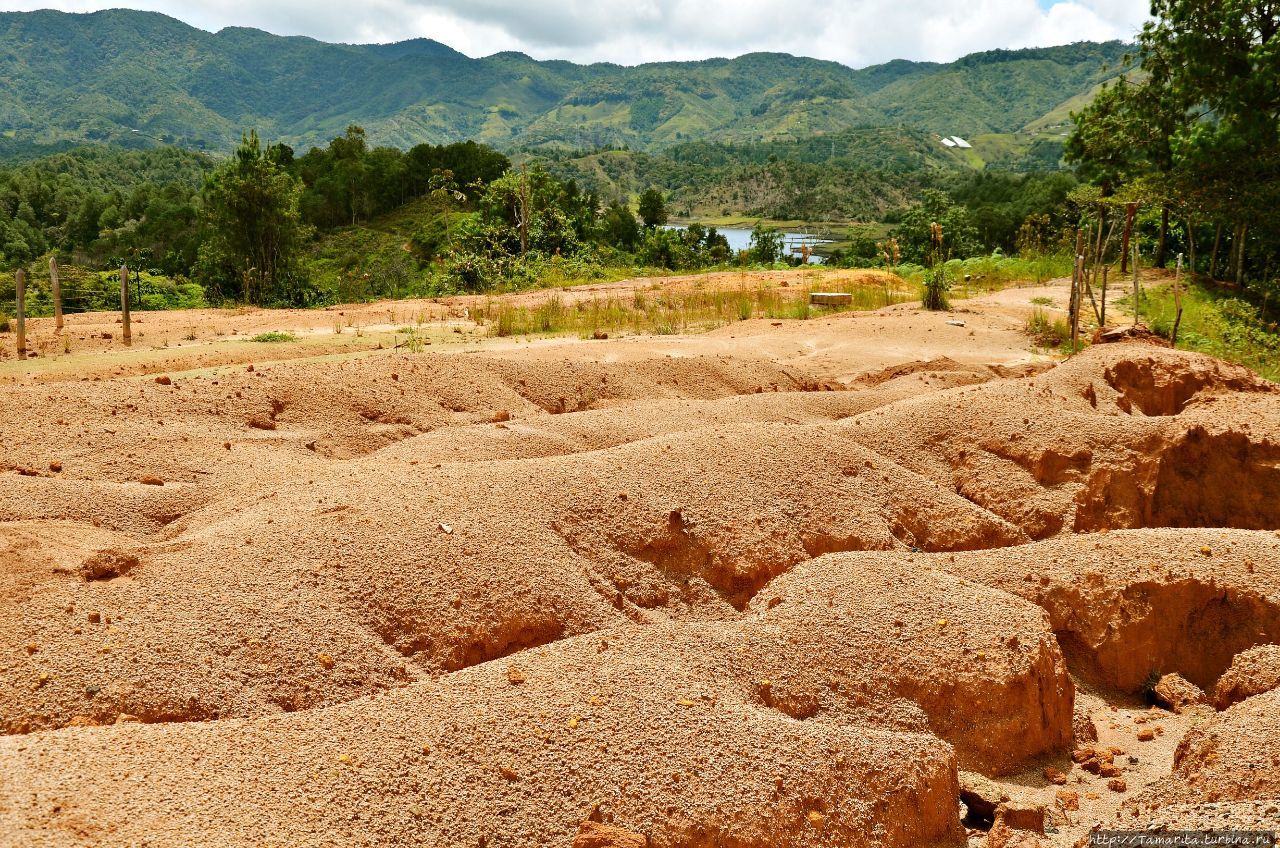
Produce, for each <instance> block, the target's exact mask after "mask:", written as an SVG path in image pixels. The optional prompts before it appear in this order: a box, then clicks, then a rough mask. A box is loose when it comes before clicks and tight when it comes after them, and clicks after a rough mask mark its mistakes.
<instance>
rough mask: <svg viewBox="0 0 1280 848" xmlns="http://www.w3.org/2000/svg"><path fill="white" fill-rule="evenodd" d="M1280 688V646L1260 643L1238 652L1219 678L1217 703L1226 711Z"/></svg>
mask: <svg viewBox="0 0 1280 848" xmlns="http://www.w3.org/2000/svg"><path fill="white" fill-rule="evenodd" d="M1272 689H1280V645H1257V646H1255V647H1253V648H1249V649H1248V650H1245V651H1241V652H1240V653H1238V654H1236V656H1235V659H1233V660H1232V661H1231V668H1229V669H1227V672H1226V674H1223V675H1222V676H1221V677H1220V678H1218V685H1217V688H1216V689H1214V693H1213V704H1214V706H1215V707H1217V708H1218V709H1220V710H1225V709H1226V708H1227V707H1230V706H1231V705H1232V704H1236V703H1239V702H1240V701H1243V700H1244V699H1245V698H1251V697H1253V696H1254V695H1261V694H1262V693H1263V692H1270V691H1271V690H1272Z"/></svg>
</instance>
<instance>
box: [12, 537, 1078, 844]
mask: <svg viewBox="0 0 1280 848" xmlns="http://www.w3.org/2000/svg"><path fill="white" fill-rule="evenodd" d="M860 588H871V589H872V591H870V592H867V591H858V590H859V589H860ZM755 605H756V607H757V608H756V609H754V610H753V612H751V613H750V614H748V615H747V616H746V617H744V618H742V619H741V620H739V621H737V622H733V623H693V622H691V623H668V624H652V625H648V626H637V625H626V626H623V627H621V628H614V629H609V630H604V631H601V632H598V633H595V634H592V635H590V636H582V637H577V638H571V639H564V640H560V641H558V642H556V643H555V644H554V645H549V646H546V647H543V648H538V649H535V650H532V651H527V652H524V653H521V654H519V655H518V656H514V657H510V658H508V659H506V660H501V661H498V662H491V663H484V664H482V665H479V666H476V667H474V668H472V669H468V670H466V671H462V672H457V673H454V674H451V675H448V676H446V677H444V678H442V679H440V680H439V681H437V682H422V683H417V684H414V685H412V686H409V687H407V688H403V689H399V690H397V691H396V692H395V693H392V694H388V695H386V696H383V697H381V698H377V699H374V700H367V701H365V700H362V701H355V702H352V703H349V704H345V705H342V706H337V707H331V708H328V709H320V710H310V711H307V712H303V713H298V714H295V715H289V716H279V717H274V718H263V719H256V720H252V721H238V720H227V721H221V722H216V723H213V724H183V725H175V724H165V725H155V726H147V725H139V724H125V725H120V726H117V727H115V728H112V729H110V730H79V731H76V730H67V731H62V732H58V733H52V734H40V735H37V736H29V737H24V741H23V743H22V744H21V745H19V746H14V745H10V746H9V747H8V748H7V750H6V758H7V759H8V760H9V762H10V763H11V764H12V765H13V766H15V768H17V770H18V772H19V773H21V774H23V775H26V778H24V779H23V781H22V784H23V785H21V786H20V787H15V788H17V789H18V790H19V792H20V794H21V797H23V798H30V799H32V801H31V803H24V804H23V805H21V806H20V808H19V809H17V810H16V813H17V815H18V817H19V818H18V823H19V824H20V825H21V826H22V827H24V828H25V827H37V826H48V827H51V828H53V830H54V833H56V834H60V835H61V837H62V840H60V841H63V840H66V839H68V838H69V837H73V836H75V835H76V832H77V830H78V829H83V831H82V833H81V835H83V836H85V837H88V838H92V839H95V840H100V841H101V842H102V843H103V844H124V843H127V842H129V841H131V840H132V839H135V838H138V837H140V836H142V835H144V834H151V835H153V836H155V835H157V834H158V835H160V836H161V838H162V839H163V840H164V841H166V842H168V841H169V840H170V839H177V840H178V844H183V842H182V837H181V836H180V834H182V833H184V828H186V827H187V826H188V825H189V823H190V822H191V821H193V820H199V821H203V822H206V823H207V824H206V826H205V828H204V829H203V835H204V837H205V838H210V839H213V840H214V841H218V842H236V843H243V842H247V841H254V840H256V839H263V838H267V837H268V836H270V837H272V838H275V839H283V840H284V841H285V842H288V843H289V844H321V843H323V842H324V841H325V840H326V839H329V838H342V839H353V840H355V844H366V843H369V844H372V843H375V842H380V841H381V842H385V841H387V840H391V841H406V840H412V841H425V842H426V843H428V844H476V843H477V842H478V841H480V840H482V839H486V838H487V839H488V840H489V842H488V844H495V845H496V844H511V845H517V844H530V843H531V842H533V843H545V844H567V843H568V841H569V839H571V838H572V834H573V832H574V831H575V830H576V828H577V825H578V823H579V822H581V821H582V820H583V819H585V818H587V817H588V816H589V815H590V814H591V813H592V811H593V809H595V808H596V806H597V805H599V806H600V807H601V809H602V811H603V812H604V813H605V814H607V815H608V816H609V817H610V818H611V819H612V820H616V821H618V822H620V823H622V824H625V826H626V827H628V828H629V829H632V830H637V831H639V832H642V833H645V834H647V835H648V836H649V838H650V840H651V844H654V845H689V844H694V845H703V844H705V845H713V844H725V842H724V840H726V839H728V840H729V841H730V842H731V844H737V845H760V846H764V845H772V844H776V841H774V840H776V838H777V836H778V834H791V835H792V838H800V837H803V838H805V839H806V840H807V841H809V842H810V844H823V845H826V844H831V845H839V844H848V843H849V842H850V841H851V840H853V841H861V840H867V841H866V843H865V844H883V845H919V844H929V843H930V842H931V841H934V840H944V839H952V838H954V836H955V835H956V833H957V828H958V820H957V819H956V817H955V812H954V811H955V809H956V805H957V804H958V791H959V790H958V786H957V783H956V754H955V753H953V752H952V748H951V746H950V745H948V744H946V743H944V742H943V741H941V740H939V739H937V738H936V737H935V736H934V735H933V734H938V735H941V736H942V737H943V738H945V739H947V740H948V741H950V742H952V743H953V744H954V745H955V746H956V750H957V752H958V755H959V759H960V761H962V762H966V763H971V764H975V765H978V766H983V767H989V768H991V769H993V770H999V769H1000V768H1004V767H1007V766H1009V765H1010V764H1012V763H1016V762H1017V761H1018V760H1019V759H1021V758H1024V757H1027V756H1034V755H1036V754H1039V753H1042V752H1045V751H1053V750H1061V749H1063V748H1065V747H1066V745H1067V744H1068V743H1069V738H1070V725H1071V718H1070V717H1071V704H1072V693H1073V688H1072V686H1071V683H1070V680H1069V679H1068V678H1067V677H1066V672H1065V667H1064V666H1063V664H1062V661H1061V656H1060V655H1059V653H1058V650H1057V646H1056V643H1055V642H1054V641H1053V639H1052V636H1051V635H1050V634H1049V632H1048V630H1047V628H1046V622H1045V618H1044V615H1043V613H1042V612H1041V611H1040V610H1039V609H1037V608H1035V607H1034V606H1033V605H1031V604H1028V603H1026V602H1023V601H1020V600H1018V599H1015V598H1011V597H1010V596H1008V595H1005V594H1003V593H998V592H994V591H992V590H989V589H986V588H983V587H979V586H975V585H973V584H969V583H965V582H963V581H961V580H958V579H957V578H954V577H950V576H948V575H945V574H942V573H940V572H924V573H921V572H920V571H919V570H918V568H917V567H915V566H914V565H913V564H912V563H910V562H908V561H906V560H903V559H901V558H899V559H896V560H894V559H889V558H881V559H878V560H868V559H865V558H858V557H857V556H854V555H839V556H832V557H824V558H822V559H819V560H815V561H814V562H812V563H810V564H807V565H806V566H804V567H802V568H800V569H797V570H796V571H794V572H793V573H791V574H790V575H788V577H787V578H786V580H785V581H779V582H777V583H775V584H774V585H772V586H770V588H769V592H768V594H767V596H766V595H761V596H759V597H758V598H757V599H756V602H755ZM885 633H894V636H893V637H891V638H889V639H886V638H884V634H885ZM798 656H802V657H804V658H805V662H804V663H803V664H798V663H796V661H795V660H796V658H797V657H798ZM993 730H994V731H995V738H998V739H1000V740H1001V743H1000V745H999V746H996V745H993V744H992V739H993V733H992V731H993ZM931 731H932V732H931ZM424 746H425V748H424ZM80 757H87V758H89V759H90V760H91V761H93V762H94V763H95V766H94V769H93V771H92V773H89V774H82V775H80V776H78V777H72V778H71V779H70V782H65V781H64V780H63V779H62V777H61V775H63V773H64V770H65V769H69V768H70V762H71V761H72V760H75V759H76V758H80ZM171 770H172V771H173V772H174V773H175V774H174V777H173V779H172V780H169V779H166V784H165V792H164V794H163V796H157V795H156V794H155V792H154V787H152V786H149V785H148V783H147V781H145V780H143V781H132V780H123V779H121V776H122V775H123V774H125V773H131V774H139V773H148V774H152V773H154V774H161V773H163V774H168V773H169V772H170V771H171ZM178 772H181V773H180V774H179V773H178ZM28 780H29V781H30V782H29V783H28V782H27V781H28ZM117 780H119V783H116V781H117ZM46 781H47V782H46ZM109 785H114V786H115V788H114V789H113V790H112V791H109V792H107V791H103V790H104V789H105V787H106V786H109ZM268 786H270V787H275V788H274V790H272V791H268V790H267V788H266V787H268ZM161 797H163V799H164V800H161ZM54 808H57V812H54ZM298 808H301V809H305V810H307V812H308V815H307V817H305V818H300V817H298V816H297V815H296V814H295V813H294V811H295V810H296V809H298ZM498 810H503V811H505V812H503V813H502V815H501V816H500V817H499V818H496V819H495V818H494V815H495V812H497V811H498ZM178 811H181V813H182V814H181V815H174V813H177V812H178ZM105 822H110V823H111V826H110V827H107V826H105V825H104V824H103V823H105Z"/></svg>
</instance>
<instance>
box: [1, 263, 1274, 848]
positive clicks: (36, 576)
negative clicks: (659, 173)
mask: <svg viewBox="0 0 1280 848" xmlns="http://www.w3.org/2000/svg"><path fill="white" fill-rule="evenodd" d="M807 273H808V272H796V273H795V274H791V275H788V274H780V275H775V276H771V277H770V279H768V280H754V279H752V280H748V281H747V282H746V284H748V285H758V284H770V285H780V284H781V283H782V282H788V284H789V285H790V284H791V283H793V282H794V283H795V285H796V287H799V285H801V281H802V280H808V279H809V278H808V277H806V276H801V275H805V274H807ZM721 284H723V285H725V286H739V285H743V284H744V281H743V279H742V278H741V277H740V275H736V274H731V275H722V278H716V279H710V278H708V277H699V278H696V279H693V278H671V279H667V280H641V281H627V282H623V283H617V284H610V285H609V286H592V287H584V288H582V289H579V290H572V291H567V292H559V293H557V295H556V296H559V297H563V298H569V299H574V298H588V299H589V298H593V297H596V298H598V297H601V296H621V297H627V296H629V293H631V292H634V290H635V289H637V288H644V289H645V290H646V291H651V290H652V289H651V287H652V286H654V285H658V286H668V287H682V286H692V285H703V286H706V285H721ZM805 284H807V282H806V283H805ZM1065 295H1066V291H1065V288H1064V287H1063V286H1062V285H1061V284H1060V283H1059V284H1051V285H1048V286H1044V287H1038V288H1021V289H1017V288H1015V289H1007V290H1004V291H1000V292H997V293H994V294H991V295H986V296H983V297H977V298H972V299H968V300H961V301H958V302H957V303H956V304H955V307H956V308H955V310H954V311H953V312H950V313H945V314H936V313H932V314H931V313H924V312H921V311H920V310H919V309H918V308H916V307H915V306H913V305H902V306H895V307H890V308H888V309H883V310H879V311H876V312H862V313H846V314H838V315H831V316H827V317H818V318H814V319H811V320H807V321H799V320H751V321H745V322H738V323H734V324H730V325H727V326H724V327H721V328H719V329H716V330H714V331H710V332H705V333H697V334H688V335H671V336H644V335H634V334H625V335H622V336H621V337H614V338H609V339H603V340H594V339H592V340H584V339H579V338H528V339H526V338H517V339H512V338H493V337H491V336H489V335H488V334H487V331H486V330H485V328H483V327H477V325H476V323H475V322H474V321H471V320H469V318H468V314H469V312H468V311H469V310H471V309H473V308H476V306H477V303H478V301H475V300H473V299H471V300H469V299H465V298H458V299H449V300H445V301H430V302H396V303H379V304H370V305H364V306H354V307H343V308H337V309H333V310H324V311H287V312H268V311H262V310H240V311H235V312H224V311H214V310H202V311H198V312H188V313H145V314H141V315H140V316H139V319H138V323H136V324H135V327H134V330H135V339H134V344H133V345H132V346H131V347H129V348H127V349H126V348H125V347H124V346H123V345H122V344H121V343H120V340H119V337H118V331H119V326H118V325H117V324H115V319H116V318H117V317H118V316H115V315H110V314H100V315H78V316H72V317H71V318H70V319H69V321H68V328H69V331H70V335H71V336H72V337H73V341H72V345H71V352H70V353H65V352H61V351H60V350H55V349H53V344H52V342H51V341H49V340H50V339H51V338H52V336H51V332H50V328H48V327H46V326H44V325H43V324H42V323H41V322H40V321H36V322H33V323H34V324H35V326H34V329H33V338H34V339H35V340H36V344H34V345H33V349H35V350H36V352H37V356H36V357H35V358H34V359H30V360H25V361H17V360H16V359H15V358H14V357H13V356H12V352H11V349H10V353H9V355H7V356H5V357H2V358H0V397H2V398H3V399H2V400H0V403H2V404H3V409H4V410H5V413H4V415H3V417H2V418H0V445H3V449H2V451H0V728H2V729H3V732H4V735H3V736H0V845H14V846H19V845H51V846H62V845H121V846H123V845H144V844H145V845H166V846H167V845H209V844H218V845H246V846H247V845H255V846H256V845H411V844H412V845H440V846H445V845H448V846H455V845H467V846H486V847H487V846H527V845H548V846H551V845H563V846H568V845H575V846H577V848H589V846H598V848H607V846H615V848H619V846H627V847H628V848H636V847H638V846H645V845H650V846H707V848H710V846H734V848H739V847H740V846H753V848H754V846H760V848H763V846H826V845H832V846H834V845H885V846H922V845H924V846H927V845H938V846H943V845H946V846H959V845H965V844H968V845H973V846H993V847H994V846H1008V845H1024V846H1025V845H1037V844H1040V845H1076V844H1083V843H1082V841H1087V838H1088V834H1089V832H1090V830H1092V829H1094V828H1096V827H1103V826H1105V827H1136V828H1139V829H1154V828H1160V827H1164V828H1173V829H1176V828H1177V827H1180V826H1186V827H1195V828H1210V827H1225V826H1237V827H1257V828H1276V829H1280V813H1278V812H1277V806H1276V803H1275V800H1274V799H1276V798H1277V797H1280V700H1278V699H1280V690H1277V689H1276V688H1275V687H1276V685H1277V684H1280V648H1277V647H1275V645H1276V643H1280V533H1278V532H1277V528H1278V527H1280V392H1277V391H1276V390H1275V386H1273V385H1272V384H1269V383H1266V382H1264V381H1261V380H1259V379H1258V378H1256V377H1255V376H1254V375H1252V374H1250V373H1249V372H1247V371H1245V370H1243V369H1240V368H1238V367H1235V366H1230V365H1227V364H1225V363H1221V362H1218V361H1216V360H1213V359H1211V358H1208V357H1204V356H1199V355H1194V354H1186V353H1181V352H1176V351H1170V350H1167V349H1164V348H1161V347H1157V346H1154V345H1150V344H1142V343H1126V344H1114V345H1099V346H1096V347H1094V348H1091V349H1089V350H1088V351H1086V352H1085V353H1083V354H1081V355H1079V356H1077V357H1074V358H1072V359H1071V360H1069V361H1066V362H1059V359H1058V357H1056V356H1049V355H1046V354H1044V353H1041V352H1036V351H1034V350H1032V348H1031V346H1030V341H1029V339H1028V338H1027V337H1026V336H1025V335H1024V333H1023V332H1022V327H1023V326H1024V324H1025V321H1026V318H1027V315H1028V314H1029V312H1030V310H1031V308H1032V303H1031V300H1032V298H1036V299H1038V300H1039V299H1043V298H1049V299H1051V300H1052V301H1053V302H1054V304H1055V305H1054V306H1051V307H1048V308H1050V309H1060V308H1061V307H1062V306H1063V305H1065V303H1064V301H1065ZM548 296H550V293H546V292H543V293H537V292H535V293H525V294H521V295H518V296H514V297H513V298H512V299H513V300H518V301H520V302H523V303H526V304H527V303H531V302H536V301H537V299H538V298H545V297H548ZM404 324H414V325H415V326H420V327H421V332H422V335H423V336H424V337H425V338H428V339H430V340H431V341H432V344H431V345H430V346H428V347H425V348H424V349H423V350H422V351H421V352H414V353H410V352H407V351H406V350H405V349H403V348H402V349H396V348H395V347H394V344H395V341H394V340H395V337H396V335H397V334H396V333H395V331H396V329H397V328H398V327H399V326H402V325H404ZM357 328H359V333H358V334H357V332H356V329H357ZM335 329H340V330H341V331H342V332H335ZM455 330H458V331H459V332H455ZM267 331H287V332H290V333H293V334H295V336H297V338H298V340H297V341H294V342H288V343H255V342H251V341H246V340H245V339H246V338H251V337H252V336H253V335H256V334H257V333H260V332H267ZM108 334H109V335H111V336H112V338H110V339H108V338H105V335H108ZM189 337H194V338H189ZM42 339H43V340H45V342H46V343H45V344H44V347H43V348H41V346H40V340H42ZM0 343H3V344H8V345H12V338H11V337H5V338H3V339H0ZM1172 675H1178V677H1177V678H1176V679H1175V678H1174V677H1172ZM1153 687H1154V689H1153ZM1153 691H1154V693H1155V694H1153Z"/></svg>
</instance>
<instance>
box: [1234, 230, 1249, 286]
mask: <svg viewBox="0 0 1280 848" xmlns="http://www.w3.org/2000/svg"><path fill="white" fill-rule="evenodd" d="M1248 244H1249V225H1248V224H1241V225H1240V247H1239V252H1238V253H1237V254H1236V285H1237V286H1243V285H1244V259H1245V248H1246V247H1247V246H1248Z"/></svg>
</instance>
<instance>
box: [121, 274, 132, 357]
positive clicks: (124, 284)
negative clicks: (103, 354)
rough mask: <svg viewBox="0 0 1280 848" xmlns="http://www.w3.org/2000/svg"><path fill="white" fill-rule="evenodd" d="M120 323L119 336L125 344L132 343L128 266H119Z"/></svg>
mask: <svg viewBox="0 0 1280 848" xmlns="http://www.w3.org/2000/svg"><path fill="white" fill-rule="evenodd" d="M120 325H121V338H122V339H124V343H125V344H126V345H131V344H133V334H132V333H131V332H130V331H129V266H128V265H121V266H120Z"/></svg>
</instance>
